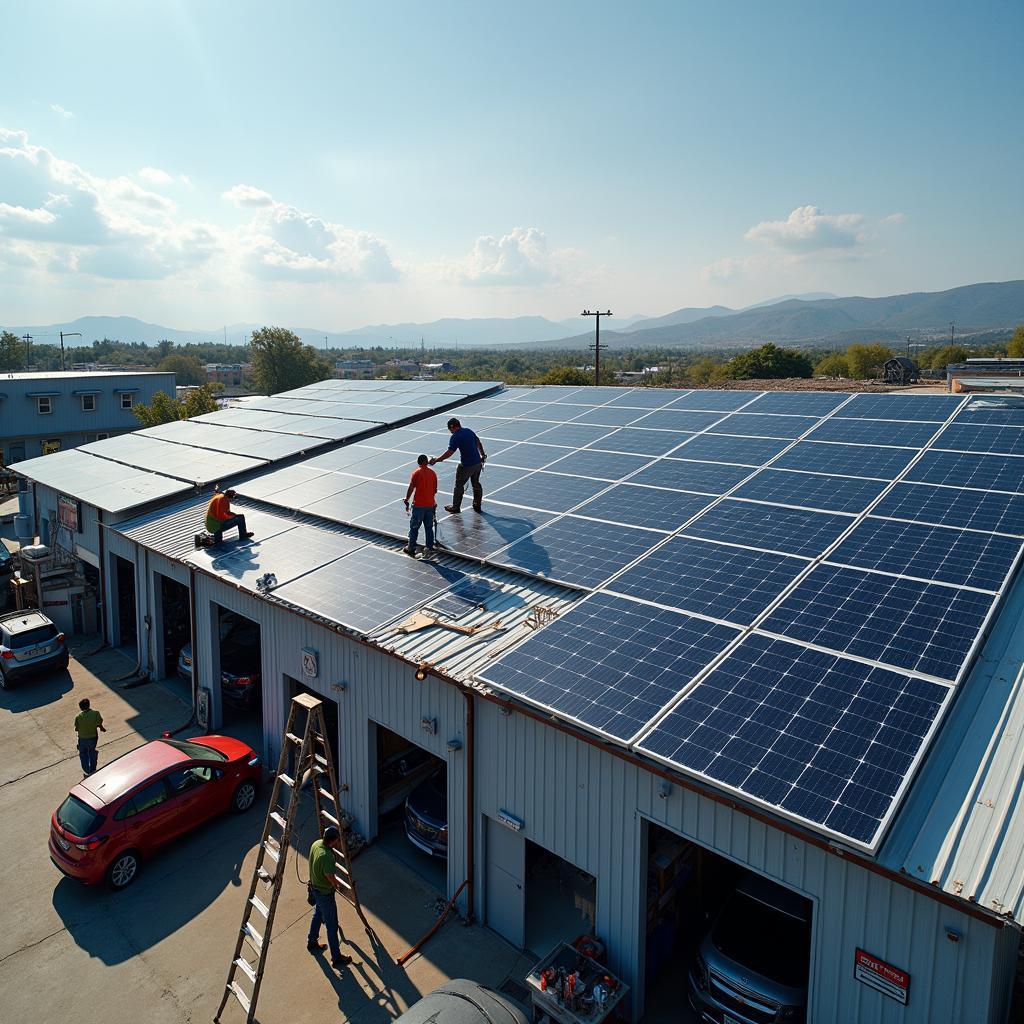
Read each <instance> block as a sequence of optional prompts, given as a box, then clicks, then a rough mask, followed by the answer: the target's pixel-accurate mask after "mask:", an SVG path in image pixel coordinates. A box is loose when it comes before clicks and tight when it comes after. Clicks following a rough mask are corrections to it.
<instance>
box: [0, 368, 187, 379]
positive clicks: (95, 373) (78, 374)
mask: <svg viewBox="0 0 1024 1024" xmlns="http://www.w3.org/2000/svg"><path fill="white" fill-rule="evenodd" d="M152 376H157V377H164V376H169V375H168V374H167V373H166V372H165V371H164V370H33V371H32V372H31V373H5V374H3V378H4V379H6V380H92V379H93V378H95V377H152Z"/></svg>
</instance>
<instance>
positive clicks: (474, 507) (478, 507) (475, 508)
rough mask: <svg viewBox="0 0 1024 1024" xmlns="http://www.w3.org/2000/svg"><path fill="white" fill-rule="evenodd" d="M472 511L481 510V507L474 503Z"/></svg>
mask: <svg viewBox="0 0 1024 1024" xmlns="http://www.w3.org/2000/svg"><path fill="white" fill-rule="evenodd" d="M473 511H474V512H483V508H482V507H481V506H480V505H474V506H473Z"/></svg>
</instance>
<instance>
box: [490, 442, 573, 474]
mask: <svg viewBox="0 0 1024 1024" xmlns="http://www.w3.org/2000/svg"><path fill="white" fill-rule="evenodd" d="M485 450H487V449H486V447H485ZM571 452H572V449H571V448H563V447H559V446H558V445H552V444H516V445H513V446H512V447H511V448H506V449H505V450H504V451H502V452H499V453H498V454H497V455H495V456H493V457H489V458H488V459H487V465H488V466H490V465H491V464H492V463H493V464H494V465H496V466H514V467H516V468H517V469H541V468H543V467H544V466H549V465H550V464H551V463H552V462H556V461H557V460H558V459H560V458H562V456H564V455H569V454H570V453H571ZM488 454H489V450H488ZM485 469H486V467H485Z"/></svg>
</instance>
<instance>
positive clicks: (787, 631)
mask: <svg viewBox="0 0 1024 1024" xmlns="http://www.w3.org/2000/svg"><path fill="white" fill-rule="evenodd" d="M991 607H992V596H991V595H989V594H979V593H976V592H974V591H970V590H960V589H958V588H956V587H948V586H941V585H939V584H935V583H920V582H917V581H916V580H907V579H900V578H899V577H898V576H888V575H884V574H882V573H877V572H862V571H861V570H859V569H847V568H844V567H842V566H833V565H819V566H817V567H816V568H815V569H813V570H812V571H811V572H810V574H809V575H808V576H807V578H806V579H804V580H803V581H802V582H801V583H800V585H799V586H798V587H797V588H796V589H795V590H794V591H793V593H791V594H790V595H789V596H788V597H787V598H786V599H785V600H784V601H783V602H782V603H781V604H780V605H779V607H778V608H776V609H775V611H773V612H772V613H771V615H769V616H768V618H767V619H766V620H765V621H764V623H763V624H762V628H763V629H764V630H766V631H767V632H771V633H778V634H781V635H783V636H788V637H790V638H791V639H794V640H801V641H803V642H805V643H808V644H816V645H818V646H820V647H826V648H828V649H829V650H831V651H836V652H838V653H840V654H854V655H857V656H858V657H861V658H867V659H869V660H871V661H880V662H884V663H885V664H887V665H891V666H893V667H895V668H903V669H911V670H913V671H916V672H923V673H927V674H928V675H932V676H937V677H938V678H940V679H949V680H955V679H956V678H957V676H958V675H959V673H960V669H961V667H962V666H963V664H964V662H965V660H966V658H967V655H968V653H969V651H970V649H971V647H972V645H973V644H974V641H975V639H976V638H977V636H978V634H979V632H980V630H981V627H982V624H983V623H984V621H985V617H986V615H987V614H988V611H989V609H990V608H991Z"/></svg>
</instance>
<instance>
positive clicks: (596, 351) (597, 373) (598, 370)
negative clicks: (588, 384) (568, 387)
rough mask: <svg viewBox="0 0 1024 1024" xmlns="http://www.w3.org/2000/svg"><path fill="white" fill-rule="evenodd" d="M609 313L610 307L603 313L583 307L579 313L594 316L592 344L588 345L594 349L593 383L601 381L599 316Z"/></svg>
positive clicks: (609, 314)
mask: <svg viewBox="0 0 1024 1024" xmlns="http://www.w3.org/2000/svg"><path fill="white" fill-rule="evenodd" d="M611 315H612V311H611V310H610V309H608V310H605V312H603V313H602V312H600V311H599V310H596V309H595V310H594V311H593V312H591V311H590V310H589V309H585V310H583V312H582V313H580V316H592V317H594V344H593V345H591V346H590V347H591V348H592V349H593V350H594V384H600V383H601V317H603V316H611Z"/></svg>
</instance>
